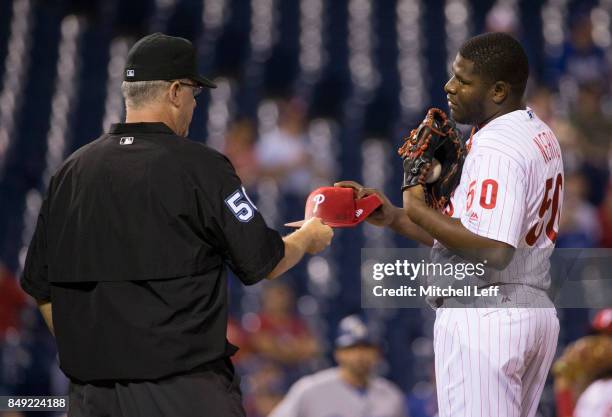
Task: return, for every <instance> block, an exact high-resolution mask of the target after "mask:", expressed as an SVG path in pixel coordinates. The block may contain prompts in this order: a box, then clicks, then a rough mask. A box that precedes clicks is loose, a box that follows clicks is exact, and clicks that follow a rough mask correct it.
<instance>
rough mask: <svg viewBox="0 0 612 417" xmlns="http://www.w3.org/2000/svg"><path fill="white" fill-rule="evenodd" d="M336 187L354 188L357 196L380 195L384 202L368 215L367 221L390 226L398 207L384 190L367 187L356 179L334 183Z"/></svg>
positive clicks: (376, 224) (375, 224)
mask: <svg viewBox="0 0 612 417" xmlns="http://www.w3.org/2000/svg"><path fill="white" fill-rule="evenodd" d="M334 187H344V188H352V189H353V192H354V194H355V198H363V197H367V196H369V195H372V194H376V195H378V197H380V199H381V200H382V202H383V204H382V206H380V207H379V208H377V209H376V210H374V212H373V213H372V214H370V215H369V216H368V218H367V219H366V221H367V222H368V223H370V224H373V225H374V226H379V227H385V226H389V225H390V224H391V223H392V222H393V220H395V216H396V214H397V209H398V208H397V207H395V206H394V205H393V204H392V203H391V201H389V199H388V198H387V196H386V195H384V194H383V193H382V192H380V191H378V190H377V189H376V188H366V187H364V186H363V185H361V184H359V183H358V182H355V181H340V182H337V183H335V184H334Z"/></svg>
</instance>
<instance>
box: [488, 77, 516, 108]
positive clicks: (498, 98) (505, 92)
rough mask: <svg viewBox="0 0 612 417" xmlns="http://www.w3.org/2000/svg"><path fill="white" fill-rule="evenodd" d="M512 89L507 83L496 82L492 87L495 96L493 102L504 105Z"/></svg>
mask: <svg viewBox="0 0 612 417" xmlns="http://www.w3.org/2000/svg"><path fill="white" fill-rule="evenodd" d="M511 89H512V87H511V86H510V84H508V83H507V82H505V81H496V82H495V83H494V84H493V86H492V87H491V93H492V94H493V97H492V99H493V102H494V103H495V104H502V103H503V102H504V101H506V99H507V98H508V96H509V95H510V90H511Z"/></svg>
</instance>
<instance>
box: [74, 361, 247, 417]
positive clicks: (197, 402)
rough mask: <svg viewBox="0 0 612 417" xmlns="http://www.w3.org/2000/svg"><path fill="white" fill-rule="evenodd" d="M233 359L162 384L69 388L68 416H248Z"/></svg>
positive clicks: (156, 382) (145, 383) (114, 383)
mask: <svg viewBox="0 0 612 417" xmlns="http://www.w3.org/2000/svg"><path fill="white" fill-rule="evenodd" d="M244 415H245V412H244V408H243V407H242V394H241V392H240V378H239V377H238V375H237V374H236V373H235V372H234V368H233V366H232V364H231V362H230V360H229V359H221V360H218V361H215V362H212V363H210V364H207V365H205V366H203V367H202V368H201V369H199V370H198V371H197V372H193V373H190V374H186V375H178V376H173V377H170V378H166V379H161V380H157V381H139V382H126V381H122V382H117V381H109V382H101V383H92V384H89V383H79V382H76V381H72V382H71V384H70V399H69V409H68V417H200V416H201V417H204V416H206V417H244Z"/></svg>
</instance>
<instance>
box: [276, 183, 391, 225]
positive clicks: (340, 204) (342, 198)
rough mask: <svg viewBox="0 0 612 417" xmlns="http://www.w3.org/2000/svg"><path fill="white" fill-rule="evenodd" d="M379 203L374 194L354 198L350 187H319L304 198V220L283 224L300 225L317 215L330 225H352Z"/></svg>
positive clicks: (374, 208)
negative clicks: (357, 198)
mask: <svg viewBox="0 0 612 417" xmlns="http://www.w3.org/2000/svg"><path fill="white" fill-rule="evenodd" d="M381 205H382V200H381V199H380V198H379V197H378V196H377V195H376V194H372V195H369V196H367V197H364V198H360V199H359V200H355V196H354V194H353V189H352V188H345V187H320V188H317V189H316V190H314V191H313V192H311V193H310V195H309V196H308V199H307V200H306V210H305V214H304V220H300V221H298V222H291V223H285V226H289V227H301V226H302V225H303V224H304V223H305V222H306V221H307V220H309V219H311V218H312V217H318V218H320V219H321V220H322V221H323V223H325V224H327V225H328V226H331V227H353V226H355V225H357V224H359V223H361V222H362V221H364V220H365V219H366V217H368V216H369V215H370V214H372V212H373V211H374V210H376V209H377V208H378V207H380V206H381Z"/></svg>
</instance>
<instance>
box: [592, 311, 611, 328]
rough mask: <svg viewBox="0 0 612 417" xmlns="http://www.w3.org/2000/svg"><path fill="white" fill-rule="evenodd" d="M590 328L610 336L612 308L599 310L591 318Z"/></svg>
mask: <svg viewBox="0 0 612 417" xmlns="http://www.w3.org/2000/svg"><path fill="white" fill-rule="evenodd" d="M591 327H593V330H595V331H597V332H600V333H608V334H612V308H604V309H603V310H599V311H598V312H597V314H596V315H595V317H593V322H592V323H591Z"/></svg>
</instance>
